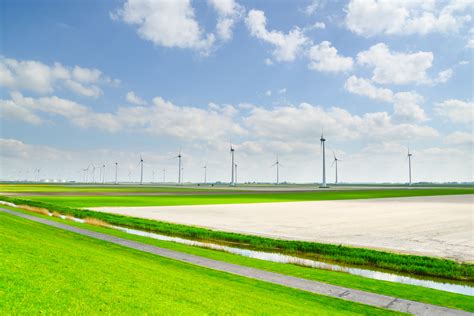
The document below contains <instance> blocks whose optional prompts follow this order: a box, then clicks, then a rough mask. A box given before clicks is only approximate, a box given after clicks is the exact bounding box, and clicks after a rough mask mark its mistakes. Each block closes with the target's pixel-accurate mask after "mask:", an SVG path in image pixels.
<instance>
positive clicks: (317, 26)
mask: <svg viewBox="0 0 474 316" xmlns="http://www.w3.org/2000/svg"><path fill="white" fill-rule="evenodd" d="M325 28H326V24H324V22H315V23H314V24H313V25H311V26H310V27H309V28H306V29H308V30H314V29H320V30H324V29H325Z"/></svg>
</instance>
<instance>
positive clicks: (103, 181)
mask: <svg viewBox="0 0 474 316" xmlns="http://www.w3.org/2000/svg"><path fill="white" fill-rule="evenodd" d="M102 168H104V172H103V174H102V183H105V165H102Z"/></svg>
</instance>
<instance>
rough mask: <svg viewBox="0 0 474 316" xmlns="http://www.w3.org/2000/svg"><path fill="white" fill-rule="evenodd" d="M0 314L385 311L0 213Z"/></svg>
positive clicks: (365, 313) (339, 313) (333, 313)
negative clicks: (189, 262)
mask: <svg viewBox="0 0 474 316" xmlns="http://www.w3.org/2000/svg"><path fill="white" fill-rule="evenodd" d="M0 240H1V241H2V242H1V243H0V256H1V258H2V259H1V260H0V311H1V314H6V315H10V314H12V315H15V314H124V315H127V314H148V313H150V312H152V313H155V314H182V315H189V314H193V315H194V314H267V315H288V314H294V315H296V314H298V315H302V314H317V315H385V314H394V313H391V312H389V311H385V310H382V309H377V308H371V307H368V306H364V305H361V304H354V303H351V302H347V301H344V300H340V299H335V298H329V297H323V296H319V295H313V294H310V293H307V292H304V291H299V290H293V289H290V288H286V287H283V286H278V285H273V284H270V283H265V282H260V281H256V280H252V279H248V278H244V277H239V276H235V275H231V274H227V273H223V272H218V271H213V270H210V269H206V268H201V267H197V266H193V265H190V264H187V263H182V262H177V261H174V260H171V259H166V258H162V257H159V256H156V255H152V254H147V253H144V252H141V251H135V250H132V249H128V248H124V247H121V246H117V245H113V244H110V243H107V242H104V241H100V240H96V239H92V238H89V237H85V236H80V235H77V234H74V233H71V232H67V231H63V230H59V229H56V228H53V227H49V226H45V225H42V224H39V223H35V222H31V221H28V220H25V219H21V218H17V217H14V216H12V215H9V214H5V213H0Z"/></svg>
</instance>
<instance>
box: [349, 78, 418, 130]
mask: <svg viewBox="0 0 474 316" xmlns="http://www.w3.org/2000/svg"><path fill="white" fill-rule="evenodd" d="M344 88H345V89H346V90H347V91H349V92H351V93H354V94H358V95H361V96H366V97H369V98H371V99H373V100H377V101H383V102H389V103H392V104H393V110H394V118H395V119H397V120H399V121H403V122H422V121H426V120H427V117H426V114H425V111H424V110H423V108H422V107H421V106H420V104H421V103H423V102H424V98H423V97H422V96H421V95H419V94H418V93H416V92H413V91H410V92H398V93H394V92H393V91H392V90H390V89H387V88H379V87H376V86H374V85H373V84H372V83H371V82H370V80H367V79H364V78H358V77H356V76H351V77H349V78H348V79H347V80H346V83H345V84H344Z"/></svg>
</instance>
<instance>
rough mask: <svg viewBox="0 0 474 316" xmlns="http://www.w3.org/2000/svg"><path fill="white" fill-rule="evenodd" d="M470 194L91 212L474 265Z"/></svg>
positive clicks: (115, 209) (138, 208)
mask: <svg viewBox="0 0 474 316" xmlns="http://www.w3.org/2000/svg"><path fill="white" fill-rule="evenodd" d="M473 199H474V195H446V196H430V197H429V196H423V197H411V198H385V199H360V200H338V201H337V200H333V201H306V202H285V203H255V204H226V205H189V206H159V207H115V206H114V207H94V208H90V209H93V210H95V211H100V212H109V213H114V214H122V215H128V216H134V217H141V218H147V219H153V220H160V221H165V222H172V223H180V224H185V225H195V226H201V227H206V228H211V229H217V230H224V231H230V232H238V233H244V234H251V235H260V236H267V237H273V238H283V239H297V240H307V241H316V242H322V243H331V244H343V245H352V246H357V247H365V248H372V249H384V250H391V251H396V252H401V253H411V254H422V255H427V256H435V257H443V258H450V259H455V260H458V261H463V262H472V261H474V242H473V240H472V230H473V223H472V218H473V216H474V210H473Z"/></svg>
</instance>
